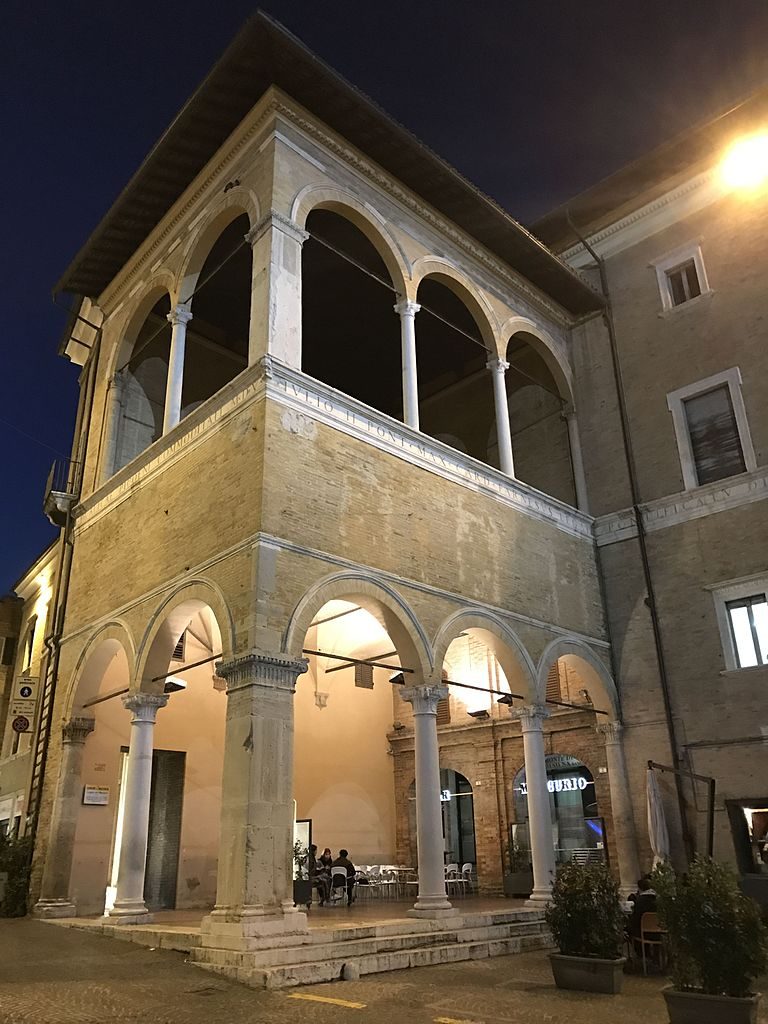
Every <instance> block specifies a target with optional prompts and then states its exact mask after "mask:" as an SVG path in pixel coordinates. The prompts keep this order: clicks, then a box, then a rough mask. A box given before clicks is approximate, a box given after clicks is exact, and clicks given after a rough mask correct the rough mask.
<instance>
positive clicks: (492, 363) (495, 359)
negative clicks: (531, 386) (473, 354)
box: [485, 356, 509, 374]
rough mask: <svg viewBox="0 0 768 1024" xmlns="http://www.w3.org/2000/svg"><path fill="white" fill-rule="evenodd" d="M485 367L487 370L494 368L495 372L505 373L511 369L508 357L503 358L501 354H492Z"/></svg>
mask: <svg viewBox="0 0 768 1024" xmlns="http://www.w3.org/2000/svg"><path fill="white" fill-rule="evenodd" d="M485 368H486V370H492V371H494V372H495V373H498V374H503V373H506V372H507V370H508V369H509V363H508V362H507V361H506V359H501V358H500V357H499V356H491V358H490V359H489V360H488V362H487V363H486V364H485Z"/></svg>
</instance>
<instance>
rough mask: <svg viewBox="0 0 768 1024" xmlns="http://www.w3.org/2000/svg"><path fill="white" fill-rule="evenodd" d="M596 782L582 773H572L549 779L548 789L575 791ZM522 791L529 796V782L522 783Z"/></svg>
mask: <svg viewBox="0 0 768 1024" xmlns="http://www.w3.org/2000/svg"><path fill="white" fill-rule="evenodd" d="M592 785H594V783H592V782H588V781H587V780H586V779H585V778H584V777H583V776H582V775H570V776H568V777H567V778H565V779H547V789H548V790H549V792H550V793H574V792H576V791H577V790H584V789H586V788H587V786H592ZM520 792H521V793H522V794H523V796H528V783H527V782H521V783H520Z"/></svg>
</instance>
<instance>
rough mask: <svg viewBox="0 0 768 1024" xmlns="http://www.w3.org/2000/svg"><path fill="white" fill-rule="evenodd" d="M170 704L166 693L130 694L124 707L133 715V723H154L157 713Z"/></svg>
mask: <svg viewBox="0 0 768 1024" xmlns="http://www.w3.org/2000/svg"><path fill="white" fill-rule="evenodd" d="M167 703H168V695H167V694H166V693H144V692H142V691H139V693H129V694H128V696H127V697H123V707H124V708H126V709H127V710H128V711H130V712H131V713H132V714H133V718H132V721H133V722H154V721H155V717H156V715H157V712H158V711H159V710H160V708H164V707H165V705H166V704H167Z"/></svg>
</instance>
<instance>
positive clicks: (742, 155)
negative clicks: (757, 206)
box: [720, 132, 768, 190]
mask: <svg viewBox="0 0 768 1024" xmlns="http://www.w3.org/2000/svg"><path fill="white" fill-rule="evenodd" d="M720 173H721V175H722V179H723V182H724V183H725V185H727V187H728V188H731V189H743V190H750V189H757V188H760V187H761V186H762V185H766V184H768V132H760V133H758V134H755V135H746V136H745V137H744V138H742V139H738V140H737V141H736V142H734V143H733V145H732V146H731V147H730V148H729V149H728V150H727V151H726V154H725V156H724V157H723V160H722V163H721V165H720Z"/></svg>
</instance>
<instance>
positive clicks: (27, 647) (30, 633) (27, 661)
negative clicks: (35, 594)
mask: <svg viewBox="0 0 768 1024" xmlns="http://www.w3.org/2000/svg"><path fill="white" fill-rule="evenodd" d="M36 626H37V616H36V615H33V616H32V618H31V619H30V620H29V624H28V625H27V635H26V637H25V640H24V671H25V672H26V671H27V669H28V668H29V667H30V665H31V664H32V655H33V654H34V652H35V628H36Z"/></svg>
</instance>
